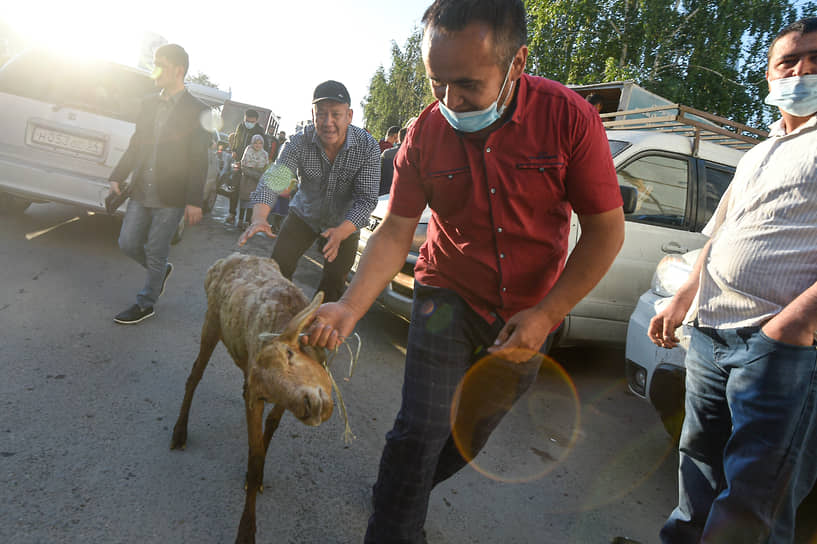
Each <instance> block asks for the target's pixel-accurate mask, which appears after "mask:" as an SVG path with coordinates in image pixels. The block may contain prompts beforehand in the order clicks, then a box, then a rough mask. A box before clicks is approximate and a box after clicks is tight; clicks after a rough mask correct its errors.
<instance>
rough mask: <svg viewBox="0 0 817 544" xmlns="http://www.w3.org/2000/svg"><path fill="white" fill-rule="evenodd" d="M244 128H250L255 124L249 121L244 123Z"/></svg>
mask: <svg viewBox="0 0 817 544" xmlns="http://www.w3.org/2000/svg"><path fill="white" fill-rule="evenodd" d="M244 126H245V127H247V128H252V127H254V126H255V123H251V122H249V121H244Z"/></svg>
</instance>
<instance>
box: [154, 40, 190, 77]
mask: <svg viewBox="0 0 817 544" xmlns="http://www.w3.org/2000/svg"><path fill="white" fill-rule="evenodd" d="M153 56H154V57H164V58H166V59H167V60H168V61H169V62H170V64H172V65H173V66H181V67H182V68H184V74H183V75H187V69H188V68H190V57H189V56H188V55H187V51H185V50H184V48H183V47H182V46H181V45H178V44H175V43H166V44H164V45H162V46H160V47H159V48H157V49H156V51H155V52H154V53H153Z"/></svg>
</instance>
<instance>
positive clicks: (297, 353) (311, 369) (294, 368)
mask: <svg viewBox="0 0 817 544" xmlns="http://www.w3.org/2000/svg"><path fill="white" fill-rule="evenodd" d="M321 302H323V293H322V292H319V293H317V294H316V295H315V298H313V299H312V302H311V303H310V304H309V306H307V307H306V308H304V309H303V310H301V312H299V313H298V315H296V316H295V317H293V318H292V320H290V322H289V324H288V325H287V326H286V327H285V328H284V331H283V332H282V333H281V334H278V335H275V334H263V335H261V340H262V341H263V345H262V347H261V350H260V352H259V353H258V356H257V357H256V359H255V361H254V363H253V364H251V365H250V366H251V370H250V372H249V377H248V380H247V394H248V395H250V399H257V400H264V401H266V402H272V403H276V404H281V405H282V406H284V407H285V408H286V409H287V410H289V411H290V412H292V413H293V415H294V416H295V417H296V418H298V419H299V420H301V421H302V422H303V423H305V424H307V425H320V424H321V423H323V422H324V421H326V420H327V419H329V416H331V415H332V407H333V404H332V382H331V380H330V378H329V374H328V373H327V371H326V369H325V368H324V367H323V364H322V363H323V361H324V360H325V358H326V355H325V352H324V350H322V349H316V348H313V347H311V346H302V345H301V343H300V341H299V339H298V337H299V335H300V334H301V331H302V330H303V329H304V327H305V326H306V325H307V324H308V323H309V321H310V320H311V319H312V317H313V316H314V315H315V312H316V311H317V310H318V307H319V306H320V305H321Z"/></svg>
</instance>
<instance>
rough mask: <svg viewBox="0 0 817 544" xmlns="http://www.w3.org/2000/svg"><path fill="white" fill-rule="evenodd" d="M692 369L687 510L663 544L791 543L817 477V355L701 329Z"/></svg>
mask: <svg viewBox="0 0 817 544" xmlns="http://www.w3.org/2000/svg"><path fill="white" fill-rule="evenodd" d="M686 368H687V373H686V419H685V420H684V427H683V431H682V432H681V441H680V444H679V450H680V467H679V471H678V479H679V493H678V495H679V503H678V506H677V507H676V508H675V510H673V512H672V514H671V515H670V517H669V519H668V520H667V522H666V524H665V525H664V527H663V529H661V541H662V542H665V543H673V544H686V543H693V542H694V543H698V542H707V543H730V544H731V543H733V542H734V543H738V542H739V543H744V542H747V543H748V542H764V543H765V542H772V543H787V542H792V541H793V538H794V519H795V514H796V511H797V506H798V505H799V504H800V502H802V500H803V499H804V498H805V496H806V495H807V494H808V492H809V491H810V490H811V487H812V486H813V485H814V481H815V477H817V455H815V452H817V405H816V404H817V349H815V347H814V346H806V347H803V346H793V345H789V344H784V343H782V342H778V341H776V340H772V339H770V338H769V337H767V336H766V335H764V334H763V333H762V332H761V331H760V329H759V327H748V328H741V329H717V330H716V329H709V328H704V327H701V328H696V329H695V330H694V331H693V333H692V339H691V342H690V347H689V352H688V353H687V358H686Z"/></svg>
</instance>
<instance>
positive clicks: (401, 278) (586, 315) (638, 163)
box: [359, 130, 744, 346]
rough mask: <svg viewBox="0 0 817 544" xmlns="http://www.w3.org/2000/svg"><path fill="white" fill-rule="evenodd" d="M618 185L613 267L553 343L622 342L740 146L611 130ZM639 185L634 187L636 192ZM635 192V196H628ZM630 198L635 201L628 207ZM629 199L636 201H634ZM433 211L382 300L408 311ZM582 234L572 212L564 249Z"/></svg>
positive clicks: (701, 220) (696, 243)
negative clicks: (620, 237) (662, 265)
mask: <svg viewBox="0 0 817 544" xmlns="http://www.w3.org/2000/svg"><path fill="white" fill-rule="evenodd" d="M607 137H608V140H609V142H610V150H611V152H612V155H613V162H614V163H615V166H616V172H617V174H618V180H619V185H620V186H621V187H622V189H623V191H622V192H623V194H624V193H626V194H625V199H624V200H625V212H629V213H626V225H625V229H626V230H625V239H624V246H623V247H622V249H621V252H620V253H619V254H618V256H617V257H616V259H615V261H614V262H613V265H612V266H611V268H610V270H609V271H608V272H607V274H606V275H605V277H604V278H603V279H602V280H601V282H599V284H598V285H597V286H596V287H595V289H593V290H592V291H591V292H590V293H589V294H588V295H587V296H586V297H585V298H584V299H583V300H582V301H581V302H579V304H577V305H576V307H575V308H574V309H573V310H572V311H571V312H570V314H569V315H568V316H567V317H566V318H565V321H564V324H563V326H562V328H561V330H560V331H559V335H558V338H557V339H556V341H555V343H556V344H558V345H561V346H567V345H572V344H576V343H584V342H602V343H611V344H619V345H621V344H624V342H625V339H626V334H627V321H628V319H629V318H630V314H631V313H632V312H633V309H635V306H636V303H637V301H638V297H639V296H640V295H641V293H643V292H644V291H645V290H647V289H648V288H649V286H650V280H651V278H652V275H653V271H654V270H655V266H656V265H657V264H658V262H659V261H660V260H661V259H662V258H663V257H665V256H666V255H681V254H684V253H686V252H688V251H691V250H694V249H698V248H700V247H702V246H703V245H704V244H705V243H706V237H705V236H704V235H703V234H701V232H700V231H701V229H702V228H703V227H704V225H705V224H706V222H707V221H708V220H709V218H710V217H711V215H712V213H713V212H714V210H715V207H716V206H717V204H718V201H719V200H720V197H721V195H722V194H723V192H724V191H725V190H726V187H727V186H728V185H729V182H730V181H731V179H732V174H733V173H734V170H735V166H736V165H737V163H738V161H739V160H740V158H741V157H742V156H743V153H744V151H742V150H738V149H734V148H731V147H727V146H725V145H719V144H713V143H709V142H707V141H700V142H698V146H697V150H696V149H695V148H696V143H695V141H694V138H690V137H684V136H678V135H674V134H667V133H661V132H656V131H652V130H608V131H607ZM636 191H637V194H636V195H634V193H635V192H636ZM632 196H635V198H634V199H631V198H630V197H632ZM387 200H388V196H385V197H381V199H380V202H379V203H378V205H377V207H376V208H375V211H374V212H373V213H372V217H371V220H370V224H369V226H368V227H367V228H364V229H362V230H361V237H360V246H359V252H361V253H362V251H363V249H364V248H365V246H366V242H367V240H368V237H369V236H370V235H371V232H372V231H373V230H374V228H376V227H377V225H379V224H380V222H381V221H382V219H383V216H384V215H385V211H386V208H387V206H388V202H387ZM628 200H630V202H629V204H630V205H632V206H631V207H632V208H633V209H629V210H628V209H627V205H628ZM632 200H634V202H633V201H632ZM430 215H431V211H430V210H429V209H426V211H425V212H424V214H423V216H422V218H421V219H420V224H419V226H418V228H417V232H416V233H415V236H414V242H413V243H412V248H411V251H410V252H409V255H408V258H407V259H406V264H405V266H404V267H403V269H402V270H401V271H400V272H399V273H398V274H397V275H396V276H395V277H394V279H393V280H392V281H391V282H390V284H389V285H388V286H387V287H386V289H385V290H384V291H383V292H382V293H381V295H380V298H379V300H380V301H381V302H382V303H383V304H384V305H385V306H386V307H387V308H389V309H390V310H392V311H393V312H395V313H397V314H399V315H402V316H404V317H406V318H409V317H410V314H411V301H412V294H413V286H414V276H413V273H414V264H415V263H416V260H417V254H418V250H419V247H420V246H421V245H422V243H423V242H424V241H425V235H426V227H427V224H428V218H429V217H430ZM580 234H581V229H580V228H579V222H578V218H577V217H576V215H575V214H574V215H573V217H572V220H571V227H570V238H569V246H568V248H569V250H570V251H572V250H573V248H574V247H575V246H576V242H577V241H578V239H579V236H580Z"/></svg>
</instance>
